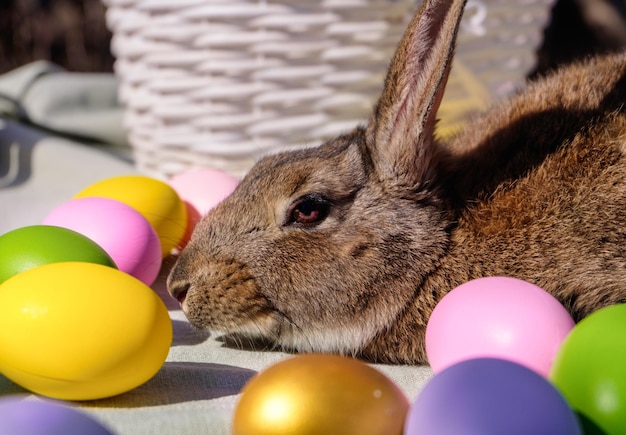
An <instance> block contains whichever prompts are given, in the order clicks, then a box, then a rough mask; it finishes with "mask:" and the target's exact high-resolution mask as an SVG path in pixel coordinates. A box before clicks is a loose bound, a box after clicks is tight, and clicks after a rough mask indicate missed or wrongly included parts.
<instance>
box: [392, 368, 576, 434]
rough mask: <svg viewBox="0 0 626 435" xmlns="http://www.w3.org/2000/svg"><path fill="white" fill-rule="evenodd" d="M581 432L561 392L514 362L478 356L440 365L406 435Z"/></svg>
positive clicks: (416, 404) (410, 415) (415, 408)
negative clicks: (441, 369)
mask: <svg viewBox="0 0 626 435" xmlns="http://www.w3.org/2000/svg"><path fill="white" fill-rule="evenodd" d="M423 434H437V435H503V434H506V435H528V434H533V435H580V434H582V430H581V428H580V424H579V422H578V419H577V417H576V415H575V413H574V411H572V409H571V408H570V406H569V405H568V403H567V402H566V401H565V399H564V398H563V396H562V395H561V394H560V393H559V391H558V390H557V389H556V388H555V387H554V386H553V385H552V384H550V382H548V381H547V380H546V379H545V378H544V377H542V376H541V375H539V374H537V373H536V372H535V371H533V370H531V369H529V368H526V367H524V366H522V365H520V364H517V363H514V362H512V361H507V360H502V359H496V358H478V359H471V360H466V361H463V362H460V363H458V364H455V365H452V366H450V367H448V368H447V369H444V370H443V371H442V372H440V373H439V374H437V375H435V376H434V377H433V378H432V379H431V380H430V381H429V382H428V384H426V386H425V387H424V389H423V390H422V391H421V393H420V394H419V395H418V397H417V399H416V400H415V402H414V403H413V405H412V406H411V409H410V410H409V413H408V415H407V419H406V422H405V431H404V435H423Z"/></svg>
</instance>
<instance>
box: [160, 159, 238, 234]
mask: <svg viewBox="0 0 626 435" xmlns="http://www.w3.org/2000/svg"><path fill="white" fill-rule="evenodd" d="M238 184H239V180H238V179H237V178H235V177H234V176H232V175H230V174H228V173H226V172H223V171H220V170H218V169H212V168H201V169H190V170H189V171H186V172H181V173H180V174H177V175H175V176H173V177H172V178H171V179H170V180H169V185H170V186H171V187H172V188H173V189H174V190H175V191H176V193H177V194H178V196H180V198H181V199H182V200H183V202H184V203H185V205H186V206H187V216H188V225H187V234H185V237H184V238H183V245H185V244H186V243H187V242H188V241H189V238H190V237H191V232H192V231H193V228H194V227H195V226H196V224H197V223H198V221H199V220H200V219H201V218H202V216H204V215H205V214H207V213H208V212H209V211H210V210H211V209H212V208H213V207H215V206H216V205H217V204H219V203H220V202H221V201H223V200H224V199H225V198H226V197H228V196H229V195H230V194H231V193H232V192H233V191H234V190H235V188H236V187H237V185H238Z"/></svg>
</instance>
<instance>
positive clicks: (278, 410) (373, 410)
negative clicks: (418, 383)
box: [232, 355, 409, 435]
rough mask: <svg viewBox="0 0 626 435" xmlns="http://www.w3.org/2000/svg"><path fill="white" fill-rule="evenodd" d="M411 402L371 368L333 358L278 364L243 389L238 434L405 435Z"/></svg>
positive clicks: (307, 357)
mask: <svg viewBox="0 0 626 435" xmlns="http://www.w3.org/2000/svg"><path fill="white" fill-rule="evenodd" d="M408 407H409V404H408V401H407V399H406V397H405V396H404V394H403V393H402V392H401V391H400V390H399V389H398V387H397V386H396V385H395V384H394V383H393V382H392V381H391V380H389V378H387V377H386V376H384V375H383V374H382V373H380V372H379V371H377V370H376V369H374V368H372V367H371V366H369V365H367V364H365V363H363V362H360V361H357V360H355V359H351V358H344V357H340V356H334V355H301V356H296V357H293V358H289V359H286V360H283V361H281V362H278V363H276V364H274V365H272V366H270V367H269V368H267V369H265V370H264V371H262V372H260V373H259V374H258V375H256V376H255V377H254V378H252V379H251V380H250V381H249V382H248V384H246V386H245V387H244V389H243V391H242V394H241V398H240V400H239V402H238V404H237V407H236V408H235V414H234V416H233V427H232V429H233V431H232V433H233V435H241V434H256V435H263V434H272V435H287V434H298V435H302V434H331V433H341V434H342V435H350V434H358V435H373V434H380V435H394V434H397V435H400V434H402V426H403V422H404V417H405V415H406V412H407V410H408Z"/></svg>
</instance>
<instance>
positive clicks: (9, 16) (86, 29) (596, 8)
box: [0, 0, 626, 74]
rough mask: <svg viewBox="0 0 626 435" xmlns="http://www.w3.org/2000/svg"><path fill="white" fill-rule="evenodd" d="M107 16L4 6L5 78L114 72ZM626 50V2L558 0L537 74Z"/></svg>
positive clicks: (97, 3) (51, 0) (77, 5)
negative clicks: (44, 72) (43, 69)
mask: <svg viewBox="0 0 626 435" xmlns="http://www.w3.org/2000/svg"><path fill="white" fill-rule="evenodd" d="M517 1H528V0H517ZM485 3H487V4H488V3H489V1H485ZM104 15H105V7H104V6H103V4H102V3H101V0H2V1H0V74H1V73H4V72H7V71H10V70H12V69H15V68H17V67H18V66H21V65H24V64H27V63H29V62H31V61H33V60H48V61H51V62H53V63H56V64H58V65H60V66H62V67H63V68H65V69H67V70H69V71H76V72H110V71H112V68H113V62H114V59H113V57H112V55H111V53H110V50H109V44H110V38H111V34H110V32H109V31H108V30H107V27H106V25H105V19H104ZM624 47H626V0H556V1H555V3H554V7H553V10H552V20H551V24H550V26H549V27H548V28H547V29H546V31H545V39H544V42H543V44H542V46H541V49H540V51H539V53H538V56H537V67H536V69H535V71H534V72H533V74H538V73H539V74H540V73H543V72H545V71H546V70H548V69H550V68H553V67H555V66H557V65H559V64H562V63H567V62H570V61H571V60H573V59H576V58H578V57H581V56H586V55H588V54H590V53H597V52H606V51H614V50H622V49H624Z"/></svg>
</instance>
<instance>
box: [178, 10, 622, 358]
mask: <svg viewBox="0 0 626 435" xmlns="http://www.w3.org/2000/svg"><path fill="white" fill-rule="evenodd" d="M464 3H465V2H464V0H452V1H443V0H426V1H425V2H424V3H423V4H422V6H421V8H420V10H419V11H418V13H417V14H416V17H415V18H414V19H413V21H412V22H411V24H410V26H409V28H408V30H407V33H406V34H405V36H404V38H403V40H402V41H401V43H400V45H399V47H398V50H397V52H396V55H395V56H394V59H393V60H392V63H391V67H390V70H389V73H388V76H387V79H386V82H385V88H384V91H383V93H382V95H381V97H380V100H379V102H378V104H377V106H376V107H375V109H374V112H373V114H372V117H371V119H370V122H369V123H368V125H367V126H365V127H358V128H356V129H355V130H354V131H353V132H351V133H349V134H346V135H344V136H341V137H338V138H336V139H334V140H331V141H329V142H327V143H325V144H323V145H321V146H319V147H317V148H310V149H304V150H299V151H292V152H286V153H282V154H278V155H273V156H269V157H266V158H264V159H263V160H261V161H260V162H259V163H258V164H257V165H256V166H255V167H254V168H252V170H251V171H250V172H249V174H248V175H247V176H246V177H245V179H244V180H243V181H242V182H241V184H240V185H239V187H238V188H237V189H236V191H235V192H234V193H233V194H232V195H231V196H230V197H229V198H227V199H226V200H225V201H224V202H223V203H221V204H220V205H219V206H218V207H216V208H215V209H214V210H212V211H211V212H210V213H209V214H208V215H207V216H206V217H204V218H203V219H202V221H201V222H200V223H199V224H198V226H197V227H196V229H195V231H194V233H193V236H192V239H191V241H190V243H189V245H188V246H187V247H186V248H185V249H184V250H183V252H182V253H181V255H180V258H179V259H178V262H177V264H176V265H175V267H174V268H173V270H172V272H171V274H170V277H169V280H168V286H169V290H170V292H171V294H172V295H173V296H174V297H176V298H177V299H178V300H179V301H180V302H181V305H182V307H183V310H184V312H185V313H186V315H187V317H188V318H189V320H190V322H191V323H192V324H193V325H196V326H198V327H202V328H208V329H210V330H212V331H220V332H225V333H237V334H244V335H247V336H251V337H263V338H266V339H269V340H272V341H273V342H274V343H276V344H277V345H278V346H280V347H282V348H285V349H292V350H297V351H315V352H334V353H341V354H349V355H357V356H360V357H363V358H366V359H369V360H371V361H378V362H391V363H425V362H427V361H426V352H425V346H424V335H425V329H426V324H427V321H428V318H429V315H430V313H431V311H432V310H433V308H434V307H435V304H436V303H437V302H438V301H439V300H440V299H441V297H443V296H444V295H445V294H446V293H447V292H448V291H449V290H451V289H452V288H454V287H455V286H457V285H460V284H462V283H464V282H466V281H468V280H470V279H473V278H478V277H484V276H493V275H506V276H513V277H518V278H521V279H524V280H527V281H530V282H532V283H535V284H537V285H539V286H541V287H542V288H544V289H546V290H547V291H549V292H550V293H552V294H553V295H554V296H556V297H557V298H558V299H559V300H560V301H561V302H562V303H563V304H564V306H565V307H566V308H567V309H568V310H570V312H571V313H572V315H573V316H574V318H575V319H576V320H580V319H581V318H582V317H584V316H586V315H587V314H589V313H591V312H592V311H594V310H597V309H598V308H601V307H603V306H606V305H609V304H614V303H619V302H625V301H626V114H625V112H624V108H623V105H624V103H625V102H626V55H624V54H621V55H614V56H612V57H605V58H597V59H593V60H590V61H588V62H586V63H584V64H579V65H574V66H572V67H569V68H567V69H564V70H562V71H560V72H558V73H556V74H555V75H552V76H550V77H547V78H545V79H542V80H541V81H538V82H536V83H534V84H531V85H530V86H529V87H528V89H526V90H525V91H524V92H522V93H520V94H519V95H517V96H515V97H514V98H513V99H512V100H511V101H509V102H506V103H503V104H500V105H499V106H497V107H495V108H494V109H493V110H491V111H490V112H488V113H487V114H486V115H485V116H482V117H480V118H479V119H475V120H473V121H472V122H470V123H469V124H468V126H467V128H466V129H465V131H463V132H461V133H460V134H459V135H458V136H457V137H456V138H455V139H454V140H452V141H451V142H450V143H448V144H445V145H443V144H440V143H438V142H437V141H436V140H435V139H434V130H435V124H436V122H435V114H436V110H437V108H438V106H439V103H440V101H441V97H442V94H443V89H444V87H445V83H446V80H447V76H448V73H449V69H450V64H451V58H452V53H453V47H454V42H455V38H456V33H457V29H458V24H459V21H460V17H461V15H462V10H463V7H464Z"/></svg>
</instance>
